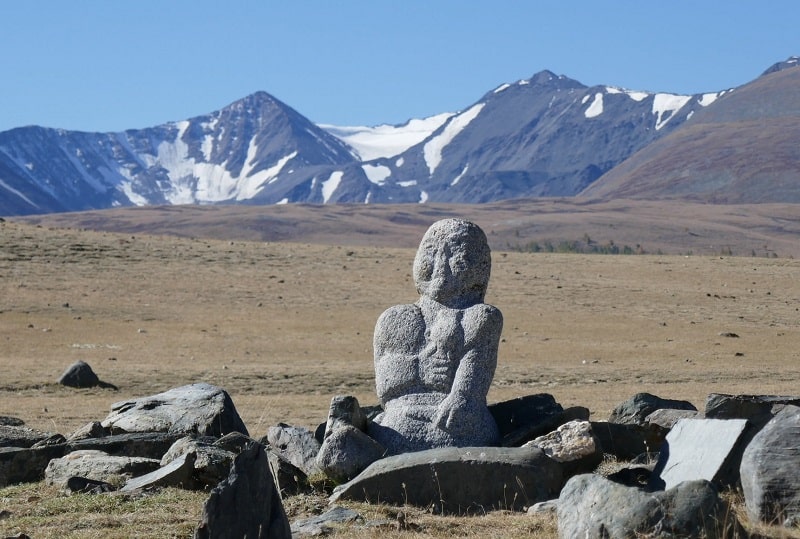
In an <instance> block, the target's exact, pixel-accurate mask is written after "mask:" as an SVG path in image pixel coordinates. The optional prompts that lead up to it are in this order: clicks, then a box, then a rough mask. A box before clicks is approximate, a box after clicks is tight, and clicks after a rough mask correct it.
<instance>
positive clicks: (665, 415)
mask: <svg viewBox="0 0 800 539" xmlns="http://www.w3.org/2000/svg"><path fill="white" fill-rule="evenodd" d="M681 419H702V417H701V414H700V412H698V411H697V410H675V409H673V408H660V409H658V410H656V411H655V412H653V413H651V414H650V415H648V416H647V417H646V418H645V419H644V424H645V426H646V427H649V428H651V429H660V430H662V431H664V436H665V437H666V435H667V432H669V431H670V430H671V429H672V427H674V426H675V423H677V422H678V421H679V420H681Z"/></svg>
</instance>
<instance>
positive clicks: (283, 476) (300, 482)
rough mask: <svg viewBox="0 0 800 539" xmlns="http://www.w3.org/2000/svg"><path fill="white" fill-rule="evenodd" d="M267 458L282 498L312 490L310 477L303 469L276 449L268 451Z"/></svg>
mask: <svg viewBox="0 0 800 539" xmlns="http://www.w3.org/2000/svg"><path fill="white" fill-rule="evenodd" d="M267 459H268V460H269V468H270V471H271V472H272V479H273V480H274V482H275V487H276V488H277V489H278V492H279V493H280V495H281V499H283V498H285V497H286V496H294V495H295V494H301V493H303V492H308V491H309V490H311V486H310V484H309V482H308V477H307V476H306V474H305V473H303V470H301V469H300V468H298V467H297V466H295V465H294V464H292V463H291V462H289V461H288V460H286V458H285V457H284V456H283V455H281V454H280V453H276V452H275V451H267Z"/></svg>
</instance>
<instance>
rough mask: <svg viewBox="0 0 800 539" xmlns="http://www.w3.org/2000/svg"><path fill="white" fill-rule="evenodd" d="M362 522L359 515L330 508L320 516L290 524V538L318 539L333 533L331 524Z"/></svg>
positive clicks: (344, 509)
mask: <svg viewBox="0 0 800 539" xmlns="http://www.w3.org/2000/svg"><path fill="white" fill-rule="evenodd" d="M358 520H363V519H362V517H361V515H359V514H358V513H357V512H355V511H353V510H352V509H347V508H345V507H332V508H331V509H329V510H328V511H326V512H324V513H322V514H321V515H318V516H315V517H310V518H304V519H300V520H297V521H295V522H292V527H291V530H292V537H293V539H298V538H299V537H319V536H321V535H327V534H329V533H330V532H332V531H333V528H332V527H331V526H330V525H331V524H345V523H348V522H356V521H358Z"/></svg>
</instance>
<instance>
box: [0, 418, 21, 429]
mask: <svg viewBox="0 0 800 539" xmlns="http://www.w3.org/2000/svg"><path fill="white" fill-rule="evenodd" d="M24 424H25V422H24V421H23V420H21V419H20V418H18V417H11V416H8V415H0V425H2V426H5V427H21V426H23V425H24Z"/></svg>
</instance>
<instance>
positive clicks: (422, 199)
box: [419, 191, 428, 204]
mask: <svg viewBox="0 0 800 539" xmlns="http://www.w3.org/2000/svg"><path fill="white" fill-rule="evenodd" d="M427 201H428V193H426V192H425V191H420V192H419V203H420V204H425V203H426V202H427Z"/></svg>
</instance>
